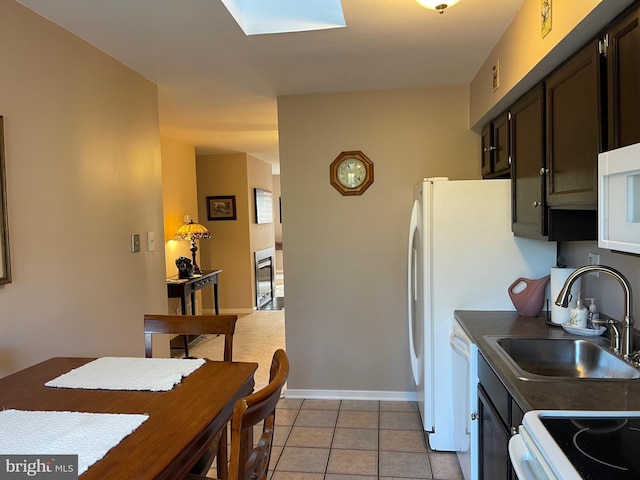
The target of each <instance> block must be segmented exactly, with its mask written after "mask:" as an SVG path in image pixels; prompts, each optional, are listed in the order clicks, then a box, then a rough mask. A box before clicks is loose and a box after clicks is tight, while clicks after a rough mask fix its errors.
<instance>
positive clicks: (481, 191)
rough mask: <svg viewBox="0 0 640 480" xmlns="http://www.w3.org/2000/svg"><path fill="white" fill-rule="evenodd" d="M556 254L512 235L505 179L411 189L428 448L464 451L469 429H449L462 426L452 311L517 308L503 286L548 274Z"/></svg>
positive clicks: (433, 182)
mask: <svg viewBox="0 0 640 480" xmlns="http://www.w3.org/2000/svg"><path fill="white" fill-rule="evenodd" d="M556 256H557V252H556V244H555V243H554V242H544V241H538V240H529V239H524V238H517V237H514V236H513V233H512V232H511V182H510V180H464V181H449V180H447V179H446V178H444V177H439V178H432V179H425V180H424V181H423V182H421V183H420V184H419V185H417V186H416V187H415V188H414V198H413V210H412V213H411V221H410V229H409V248H408V286H409V289H408V290H409V292H408V311H409V315H408V321H409V333H410V334H409V349H410V352H411V353H410V356H411V367H412V371H413V377H414V380H415V384H416V392H417V398H418V404H419V407H420V415H421V417H422V421H423V427H424V430H425V432H426V433H427V434H428V441H429V446H430V447H431V448H432V449H433V450H446V451H460V450H464V449H468V448H469V432H468V431H466V432H465V431H460V428H459V427H458V431H456V428H454V424H455V425H456V426H457V425H459V424H460V422H459V421H458V422H454V417H455V416H456V415H465V413H464V412H456V411H455V407H454V401H453V400H454V399H453V390H454V389H453V382H454V376H453V368H452V366H453V361H454V352H453V350H452V349H451V348H450V346H449V335H450V333H451V331H452V328H453V312H454V310H511V311H513V310H515V307H514V306H513V303H512V302H511V299H510V298H509V294H508V287H509V286H510V285H511V284H512V283H513V282H514V281H515V280H516V279H517V278H519V277H524V278H528V279H537V278H541V277H544V276H546V275H549V272H550V268H551V267H552V266H554V265H555V263H556ZM470 400H472V399H470ZM458 420H459V418H458ZM465 423H466V422H465ZM475 423H477V422H475Z"/></svg>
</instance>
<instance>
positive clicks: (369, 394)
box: [284, 388, 418, 402]
mask: <svg viewBox="0 0 640 480" xmlns="http://www.w3.org/2000/svg"><path fill="white" fill-rule="evenodd" d="M284 397H285V398H304V399H314V400H386V401H394V402H401V401H405V402H417V401H418V394H417V393H416V392H378V391H367V390H306V389H297V388H294V389H291V388H287V390H286V391H285V392H284Z"/></svg>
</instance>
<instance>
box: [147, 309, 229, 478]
mask: <svg viewBox="0 0 640 480" xmlns="http://www.w3.org/2000/svg"><path fill="white" fill-rule="evenodd" d="M237 320H238V316H237V315H154V314H147V315H145V316H144V343H145V349H144V351H145V356H146V357H147V358H151V340H152V337H153V335H154V334H157V333H163V334H173V335H214V334H215V335H224V356H223V360H224V361H225V362H231V361H232V359H233V334H234V333H235V329H236V322H237ZM185 346H186V337H185ZM186 354H187V356H188V350H186ZM227 454H228V450H227V428H226V426H225V428H223V429H222V430H220V432H219V433H218V434H217V435H216V436H215V438H214V440H213V441H212V442H211V443H210V444H209V446H208V448H207V451H206V452H205V453H204V454H203V455H202V457H200V459H199V460H198V462H197V463H196V465H195V466H194V467H193V468H192V469H191V472H192V473H194V474H198V475H206V473H207V472H208V471H209V468H210V467H211V464H212V463H213V460H214V459H215V458H217V468H218V475H219V476H220V479H221V480H227V476H228V464H227Z"/></svg>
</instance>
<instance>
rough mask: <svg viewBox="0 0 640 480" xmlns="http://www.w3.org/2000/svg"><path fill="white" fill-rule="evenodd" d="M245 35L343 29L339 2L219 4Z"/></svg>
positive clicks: (239, 0) (238, 0)
mask: <svg viewBox="0 0 640 480" xmlns="http://www.w3.org/2000/svg"><path fill="white" fill-rule="evenodd" d="M222 3H223V4H224V6H225V7H226V8H227V10H229V13H231V15H233V18H234V19H235V21H236V22H237V23H238V25H239V26H240V28H242V30H243V31H244V33H245V35H261V34H266V33H285V32H303V31H308V30H324V29H327V28H341V27H344V26H345V25H346V24H345V21H344V14H343V13H342V4H341V3H340V0H269V1H265V0H222Z"/></svg>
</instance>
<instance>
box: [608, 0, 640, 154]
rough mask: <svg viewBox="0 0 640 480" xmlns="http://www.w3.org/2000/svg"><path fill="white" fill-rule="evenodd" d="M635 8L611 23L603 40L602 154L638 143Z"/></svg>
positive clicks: (639, 45) (639, 31) (639, 30)
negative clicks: (604, 125)
mask: <svg viewBox="0 0 640 480" xmlns="http://www.w3.org/2000/svg"><path fill="white" fill-rule="evenodd" d="M638 16H639V8H638V6H637V5H634V6H633V7H631V9H629V10H627V11H626V12H625V13H623V14H622V15H621V16H620V17H618V18H617V19H616V20H614V21H613V22H612V23H611V25H610V26H609V28H608V30H607V36H606V37H605V38H606V40H605V44H606V50H605V54H606V57H607V104H608V116H607V124H608V125H607V126H608V129H607V131H608V138H607V148H606V150H613V149H614V148H620V147H624V146H626V145H631V144H632V143H638V142H640V27H639V24H638Z"/></svg>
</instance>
